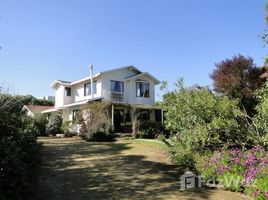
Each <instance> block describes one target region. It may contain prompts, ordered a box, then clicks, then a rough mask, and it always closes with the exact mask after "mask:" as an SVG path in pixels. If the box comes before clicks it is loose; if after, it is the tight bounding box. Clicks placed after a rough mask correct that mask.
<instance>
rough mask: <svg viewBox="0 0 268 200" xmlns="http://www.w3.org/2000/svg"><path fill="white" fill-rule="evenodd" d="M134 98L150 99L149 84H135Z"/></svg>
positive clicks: (140, 82)
mask: <svg viewBox="0 0 268 200" xmlns="http://www.w3.org/2000/svg"><path fill="white" fill-rule="evenodd" d="M136 96H137V97H146V98H149V97H150V83H148V82H142V81H139V82H136Z"/></svg>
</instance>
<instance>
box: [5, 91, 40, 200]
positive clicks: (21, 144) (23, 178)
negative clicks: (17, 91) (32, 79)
mask: <svg viewBox="0 0 268 200" xmlns="http://www.w3.org/2000/svg"><path fill="white" fill-rule="evenodd" d="M0 132H1V134H0V170H1V173H0V199H3V200H5V199H27V198H26V196H27V195H28V194H29V192H30V190H31V183H32V177H33V170H34V167H35V166H36V164H37V162H38V157H39V156H38V155H39V153H38V151H39V144H38V143H37V142H36V132H37V129H36V128H35V126H34V123H33V120H32V119H31V118H29V117H27V116H24V115H23V114H22V113H21V103H20V101H18V99H16V98H14V97H13V96H11V95H5V94H0Z"/></svg>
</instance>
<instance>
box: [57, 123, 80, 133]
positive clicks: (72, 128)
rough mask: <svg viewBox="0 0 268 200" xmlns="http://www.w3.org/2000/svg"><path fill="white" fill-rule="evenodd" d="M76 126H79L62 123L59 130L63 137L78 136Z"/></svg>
mask: <svg viewBox="0 0 268 200" xmlns="http://www.w3.org/2000/svg"><path fill="white" fill-rule="evenodd" d="M78 126H79V125H78V124H76V123H72V122H71V121H66V122H63V123H62V126H61V130H62V132H63V133H64V136H65V137H73V136H75V135H78V128H77V127H78Z"/></svg>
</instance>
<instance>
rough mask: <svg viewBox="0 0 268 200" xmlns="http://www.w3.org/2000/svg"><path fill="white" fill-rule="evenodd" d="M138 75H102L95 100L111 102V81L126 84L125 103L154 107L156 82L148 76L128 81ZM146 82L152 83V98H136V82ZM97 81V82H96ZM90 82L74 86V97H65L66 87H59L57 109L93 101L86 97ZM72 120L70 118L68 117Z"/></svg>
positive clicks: (128, 72)
mask: <svg viewBox="0 0 268 200" xmlns="http://www.w3.org/2000/svg"><path fill="white" fill-rule="evenodd" d="M135 75H137V72H135V71H131V70H129V69H120V70H115V71H111V72H108V73H104V74H101V75H100V76H99V77H98V79H97V80H96V81H97V82H96V88H97V92H96V93H95V94H94V98H104V99H105V100H108V101H109V100H110V94H111V85H110V83H111V80H114V81H121V82H124V102H125V103H131V104H147V105H153V104H154V103H155V84H154V81H153V80H152V79H151V78H150V77H149V76H146V75H143V76H139V77H138V78H137V79H131V80H129V81H126V79H127V78H129V77H132V76H135ZM137 80H145V81H148V82H149V83H150V97H149V98H144V97H136V81H137ZM94 81H95V80H94ZM89 82H90V80H88V81H83V82H81V83H78V84H76V85H72V86H71V89H72V92H71V93H72V96H71V97H67V96H64V90H65V86H63V85H58V87H57V88H56V92H55V107H62V106H63V105H66V104H71V103H75V102H79V101H83V100H87V99H92V95H89V96H84V84H86V83H89ZM68 118H70V117H68Z"/></svg>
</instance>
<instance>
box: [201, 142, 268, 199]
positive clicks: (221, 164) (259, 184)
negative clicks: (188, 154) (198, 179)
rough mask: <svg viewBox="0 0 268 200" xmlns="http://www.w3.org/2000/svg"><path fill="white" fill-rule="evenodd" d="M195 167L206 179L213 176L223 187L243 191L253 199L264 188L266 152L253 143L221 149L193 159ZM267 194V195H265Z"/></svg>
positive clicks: (266, 187)
mask: <svg viewBox="0 0 268 200" xmlns="http://www.w3.org/2000/svg"><path fill="white" fill-rule="evenodd" d="M196 162H197V163H198V164H197V165H196V167H197V170H198V171H199V173H200V174H202V175H203V176H204V177H205V178H206V180H208V179H217V180H219V181H221V182H222V183H223V186H224V187H225V188H226V189H229V190H232V191H245V192H246V193H247V194H250V195H252V196H253V197H254V198H255V199H265V198H263V197H264V196H265V195H266V194H267V191H268V185H267V180H268V179H267V177H268V152H266V151H265V150H264V149H263V148H262V147H260V146H255V147H254V148H252V149H251V150H247V151H241V150H240V149H237V148H236V149H232V150H222V151H218V152H215V153H214V154H213V155H212V156H207V157H203V158H200V157H199V159H197V160H196ZM266 198H267V197H266Z"/></svg>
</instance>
